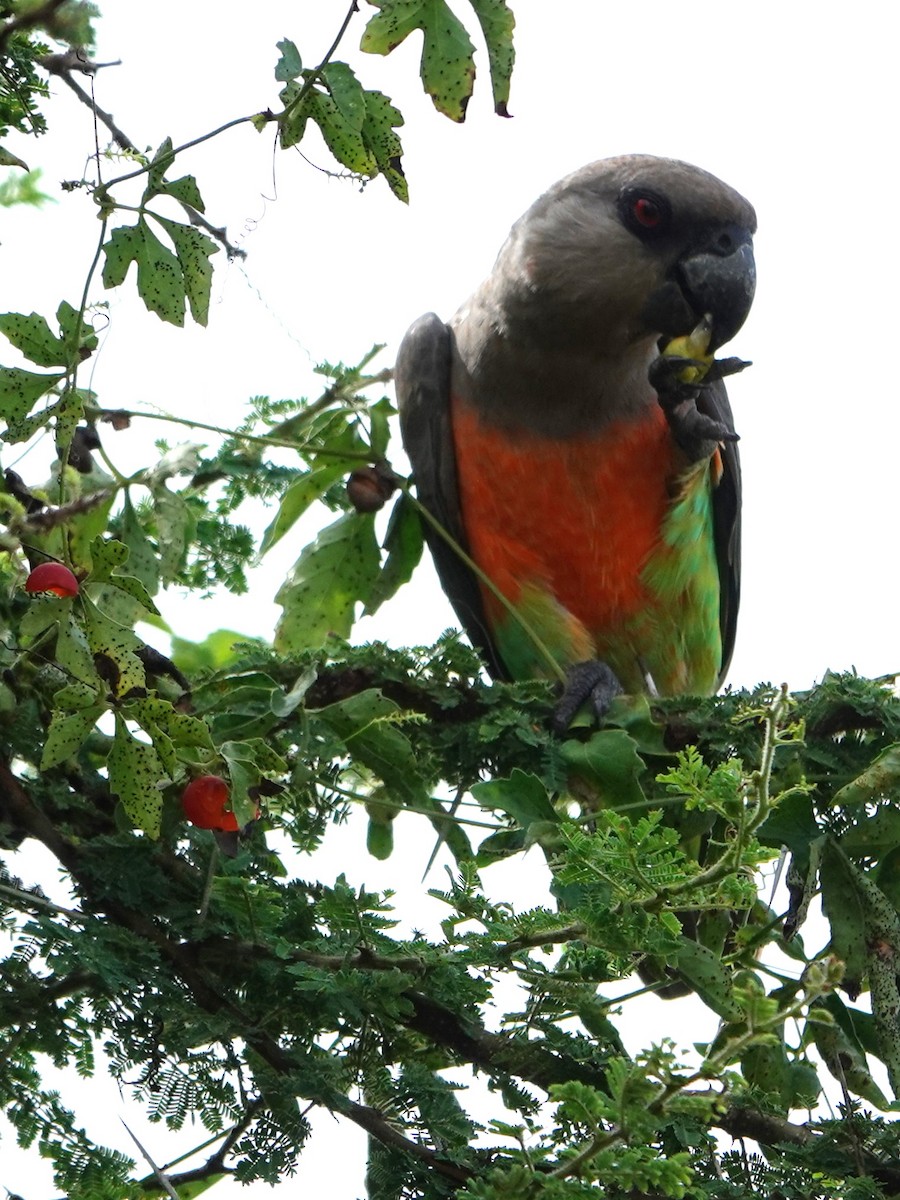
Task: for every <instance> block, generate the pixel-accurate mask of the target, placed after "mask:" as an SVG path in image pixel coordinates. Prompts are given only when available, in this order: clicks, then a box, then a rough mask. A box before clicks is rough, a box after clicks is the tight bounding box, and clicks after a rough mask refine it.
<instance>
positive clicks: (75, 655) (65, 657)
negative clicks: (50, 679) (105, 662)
mask: <svg viewBox="0 0 900 1200" xmlns="http://www.w3.org/2000/svg"><path fill="white" fill-rule="evenodd" d="M61 603H63V604H68V606H69V612H68V614H67V615H66V616H65V617H63V618H62V619H61V620H60V622H59V633H58V635H57V638H56V661H57V662H58V663H59V665H60V666H61V667H62V668H63V670H64V671H68V672H69V674H70V675H72V676H74V678H75V679H77V680H81V681H82V682H83V683H85V684H86V685H87V686H88V687H89V688H90V689H91V690H92V691H93V692H96V691H97V689H98V687H99V686H100V678H99V676H98V675H97V670H96V668H95V666H94V656H93V654H92V653H91V648H90V646H89V645H88V640H87V637H86V635H85V632H84V629H83V628H82V627H81V625H80V624H79V623H78V621H76V620H75V616H74V614H73V613H72V611H71V609H72V601H71V600H68V601H66V600H64V601H62V602H61Z"/></svg>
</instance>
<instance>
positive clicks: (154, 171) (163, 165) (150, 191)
mask: <svg viewBox="0 0 900 1200" xmlns="http://www.w3.org/2000/svg"><path fill="white" fill-rule="evenodd" d="M174 161H175V154H174V147H173V145H172V139H171V138H170V137H167V138H164V139H163V141H162V143H161V144H160V147H159V149H158V150H157V151H156V153H155V154H154V155H153V158H152V159H151V160H150V169H149V171H148V172H147V189H146V191H145V192H144V203H145V204H146V202H147V201H148V200H149V199H150V198H151V196H155V195H156V194H157V192H159V191H160V189H161V188H162V187H163V185H164V183H165V174H166V171H168V169H169V167H171V165H172V163H173V162H174Z"/></svg>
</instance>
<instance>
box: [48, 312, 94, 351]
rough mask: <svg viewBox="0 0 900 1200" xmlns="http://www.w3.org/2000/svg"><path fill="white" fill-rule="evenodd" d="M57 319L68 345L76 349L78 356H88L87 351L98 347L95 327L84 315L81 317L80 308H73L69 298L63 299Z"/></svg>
mask: <svg viewBox="0 0 900 1200" xmlns="http://www.w3.org/2000/svg"><path fill="white" fill-rule="evenodd" d="M56 319H57V321H58V322H59V330H60V333H61V334H62V336H63V338H64V339H65V341H66V344H67V346H69V347H71V348H73V349H74V350H75V352H76V356H77V357H78V358H84V357H86V354H85V352H86V351H94V350H96V349H97V346H98V344H99V338H98V337H97V335H96V333H94V327H93V326H92V325H89V324H88V323H87V321H85V320H84V318H83V317H82V318H80V319H79V310H78V309H77V308H73V307H72V305H71V304H69V302H68V300H63V302H62V303H61V304H60V306H59V308H58V309H57V310H56ZM70 357H71V351H70Z"/></svg>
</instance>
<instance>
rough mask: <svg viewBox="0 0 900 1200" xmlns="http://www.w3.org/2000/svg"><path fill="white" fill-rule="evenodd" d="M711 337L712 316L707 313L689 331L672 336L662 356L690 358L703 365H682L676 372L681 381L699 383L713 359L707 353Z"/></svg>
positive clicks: (713, 357) (712, 356)
mask: <svg viewBox="0 0 900 1200" xmlns="http://www.w3.org/2000/svg"><path fill="white" fill-rule="evenodd" d="M711 338H712V317H711V316H710V315H709V314H708V313H707V315H706V316H705V317H704V318H703V319H702V320H701V321H699V322H698V324H697V325H695V327H694V328H693V329H692V330H691V332H690V333H688V334H685V335H683V336H682V337H676V338H672V340H671V341H670V342H668V343H667V344H666V346H665V349H664V350H663V352H662V353H663V357H664V358H673V357H675V358H692V359H694V360H695V361H699V362H701V363H703V366H699V367H695V366H690V367H684V368H682V370H681V371H679V372H678V379H679V380H680V381H681V383H699V382H700V380H701V379H702V378H703V376H704V375H705V374H706V372H707V371H708V370H709V368H710V367H711V366H712V364H713V362H714V361H715V356H714V355H712V354H710V353H709V343H710V340H711Z"/></svg>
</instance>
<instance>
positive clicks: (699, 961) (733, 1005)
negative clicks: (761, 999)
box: [675, 937, 744, 1021]
mask: <svg viewBox="0 0 900 1200" xmlns="http://www.w3.org/2000/svg"><path fill="white" fill-rule="evenodd" d="M675 966H676V968H677V970H678V973H679V975H681V976H683V977H684V979H685V980H687V982H688V983H689V984H690V985H691V987H692V988H693V989H694V991H695V992H696V993H697V995H698V996H699V997H700V999H701V1000H702V1001H703V1002H704V1004H707V1005H709V1007H710V1008H711V1009H712V1010H713V1012H714V1013H717V1014H718V1015H719V1016H720V1017H722V1018H723V1019H724V1020H726V1021H740V1020H741V1019H742V1018H743V1016H744V1010H743V1009H742V1008H741V1006H740V1004H739V1003H738V1000H737V997H736V996H735V994H734V979H733V976H732V972H731V971H730V970H729V968H728V967H726V966H725V964H724V963H723V962H722V958H721V956H720V955H718V954H714V953H713V951H712V950H709V949H707V947H706V946H701V945H700V943H699V942H695V941H692V940H691V939H690V938H687V937H682V938H680V939H679V947H678V951H677V954H676V959H675Z"/></svg>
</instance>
